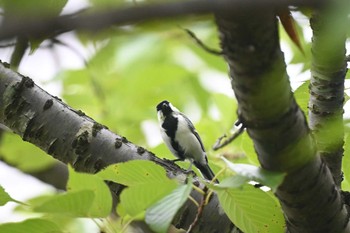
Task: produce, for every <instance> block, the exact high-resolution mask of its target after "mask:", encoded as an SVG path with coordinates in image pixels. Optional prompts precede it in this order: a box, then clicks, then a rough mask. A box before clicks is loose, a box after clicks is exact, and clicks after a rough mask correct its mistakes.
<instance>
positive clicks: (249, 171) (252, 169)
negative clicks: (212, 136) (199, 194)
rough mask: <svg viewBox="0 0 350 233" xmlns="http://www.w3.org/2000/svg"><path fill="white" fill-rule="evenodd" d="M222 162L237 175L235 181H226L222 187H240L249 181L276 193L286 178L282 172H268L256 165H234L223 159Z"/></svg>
mask: <svg viewBox="0 0 350 233" xmlns="http://www.w3.org/2000/svg"><path fill="white" fill-rule="evenodd" d="M222 160H224V162H225V164H226V166H227V168H228V169H230V170H231V171H233V172H234V173H235V175H234V177H236V178H235V179H234V180H232V179H230V182H225V181H224V182H222V184H220V186H224V187H239V186H240V185H243V184H244V183H246V182H248V181H255V182H259V183H261V184H263V185H265V186H268V187H270V188H271V189H272V191H276V189H277V188H278V186H279V185H280V184H281V183H282V182H283V179H284V176H285V174H283V173H281V172H271V171H267V170H264V169H262V168H260V167H256V166H254V165H249V164H234V163H231V162H230V161H228V160H227V159H225V158H223V157H222ZM237 177H238V178H237Z"/></svg>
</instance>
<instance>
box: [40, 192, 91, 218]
mask: <svg viewBox="0 0 350 233" xmlns="http://www.w3.org/2000/svg"><path fill="white" fill-rule="evenodd" d="M94 197H95V195H94V192H93V191H91V190H81V191H77V192H69V193H64V194H60V195H55V196H52V197H51V198H48V200H46V201H45V202H43V203H42V204H41V205H38V206H36V207H34V211H37V212H44V213H55V214H65V215H69V216H73V217H91V216H90V208H91V205H92V203H93V200H94Z"/></svg>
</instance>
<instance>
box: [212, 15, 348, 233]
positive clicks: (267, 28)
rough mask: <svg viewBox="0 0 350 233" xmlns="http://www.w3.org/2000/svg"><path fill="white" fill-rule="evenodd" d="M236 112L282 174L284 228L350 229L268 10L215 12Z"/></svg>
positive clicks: (266, 162) (264, 162) (264, 160)
mask: <svg viewBox="0 0 350 233" xmlns="http://www.w3.org/2000/svg"><path fill="white" fill-rule="evenodd" d="M216 21H217V25H218V28H219V32H220V41H221V47H222V50H223V53H224V56H225V59H226V61H227V63H228V64H229V68H230V76H231V83H232V87H233V90H234V93H235V95H236V98H237V101H238V104H239V106H238V115H239V117H240V119H241V121H242V123H243V124H244V125H245V127H246V128H247V132H248V134H249V136H250V137H251V138H252V140H253V142H254V146H255V150H256V152H257V154H258V158H259V161H260V163H261V166H262V167H263V168H265V169H267V170H271V171H282V172H285V173H286V178H285V180H284V182H283V183H282V185H281V186H280V187H279V188H278V190H277V192H276V196H277V198H278V199H279V201H280V203H281V206H282V209H283V211H284V215H285V219H286V224H287V230H288V231H289V232H298V233H299V232H350V225H349V218H348V212H347V210H346V208H345V206H344V205H343V203H342V200H341V196H340V193H339V190H338V189H337V188H336V187H335V184H334V180H333V177H332V174H331V173H330V171H329V169H328V167H327V166H326V165H325V164H324V163H323V161H322V160H321V159H320V156H319V155H318V154H317V152H316V146H315V143H314V140H313V137H312V136H311V133H310V131H309V128H308V126H307V123H306V119H305V116H304V114H303V112H302V111H301V109H300V108H299V106H298V105H297V104H296V102H295V99H294V96H293V94H292V91H291V88H290V84H289V78H288V75H287V73H286V65H285V63H284V58H283V54H282V52H281V50H280V46H279V37H278V27H277V18H276V15H275V11H274V10H273V9H271V10H270V11H269V10H265V11H260V10H259V9H256V10H255V11H250V12H249V13H248V12H242V13H241V14H225V15H224V14H220V15H216Z"/></svg>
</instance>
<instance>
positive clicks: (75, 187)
mask: <svg viewBox="0 0 350 233" xmlns="http://www.w3.org/2000/svg"><path fill="white" fill-rule="evenodd" d="M67 190H68V192H71V191H84V190H89V191H92V192H93V194H94V199H93V200H92V201H91V203H90V204H91V208H90V209H89V212H88V215H89V216H90V217H106V216H108V215H109V214H110V212H111V209H112V196H111V193H110V190H109V188H108V186H107V185H106V184H105V182H104V180H103V179H101V178H100V177H97V176H95V175H91V174H86V173H78V172H75V171H74V170H73V169H72V168H71V167H69V180H68V184H67Z"/></svg>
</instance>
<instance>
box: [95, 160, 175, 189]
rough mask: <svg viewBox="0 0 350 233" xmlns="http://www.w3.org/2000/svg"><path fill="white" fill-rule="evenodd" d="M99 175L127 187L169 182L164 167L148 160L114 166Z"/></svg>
mask: <svg viewBox="0 0 350 233" xmlns="http://www.w3.org/2000/svg"><path fill="white" fill-rule="evenodd" d="M97 175H98V176H99V177H101V178H102V179H104V180H110V181H114V182H116V183H118V184H123V185H126V186H134V185H140V184H147V183H150V182H167V181H169V178H168V177H167V176H166V172H165V170H164V168H163V167H161V166H159V165H157V164H156V163H154V162H151V161H147V160H132V161H128V162H125V163H118V164H113V165H110V166H108V167H107V168H106V169H104V170H102V171H100V172H99V173H97Z"/></svg>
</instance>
